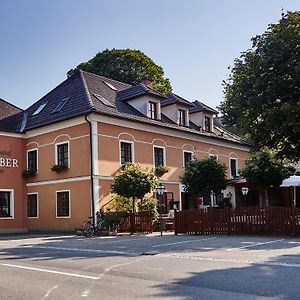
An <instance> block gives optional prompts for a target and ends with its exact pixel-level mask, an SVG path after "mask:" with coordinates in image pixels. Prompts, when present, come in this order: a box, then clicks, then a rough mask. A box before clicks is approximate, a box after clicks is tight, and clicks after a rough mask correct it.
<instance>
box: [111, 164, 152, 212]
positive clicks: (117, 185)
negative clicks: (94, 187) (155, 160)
mask: <svg viewBox="0 0 300 300" xmlns="http://www.w3.org/2000/svg"><path fill="white" fill-rule="evenodd" d="M157 185H158V180H157V177H156V176H155V175H154V172H153V171H149V170H147V169H143V168H141V167H140V166H139V165H137V164H126V165H125V166H124V169H123V170H121V171H120V172H118V173H117V174H116V176H115V178H114V183H113V184H112V185H111V190H112V192H113V193H116V194H118V195H120V196H123V197H125V198H131V199H132V202H133V204H132V210H133V212H134V211H135V201H136V199H140V200H142V199H143V198H144V196H145V195H146V194H148V193H150V192H152V191H153V190H154V189H155V188H156V187H157Z"/></svg>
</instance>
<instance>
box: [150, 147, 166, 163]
mask: <svg viewBox="0 0 300 300" xmlns="http://www.w3.org/2000/svg"><path fill="white" fill-rule="evenodd" d="M155 148H161V149H163V158H164V164H163V166H164V167H165V166H167V155H166V147H163V146H157V145H153V149H152V154H153V157H152V159H153V167H154V168H155V152H154V149H155Z"/></svg>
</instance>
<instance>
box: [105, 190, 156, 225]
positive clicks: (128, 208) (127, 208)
mask: <svg viewBox="0 0 300 300" xmlns="http://www.w3.org/2000/svg"><path fill="white" fill-rule="evenodd" d="M113 197H114V198H113V201H112V202H111V206H110V208H111V209H112V210H113V211H115V212H117V213H120V214H121V215H122V214H124V213H125V214H126V213H130V212H132V211H135V210H136V209H134V210H133V204H135V202H134V201H133V198H126V197H122V196H120V195H114V196H113ZM137 207H138V211H150V213H151V215H152V219H153V220H157V218H158V211H157V199H155V198H144V199H142V200H140V201H139V202H138V204H137Z"/></svg>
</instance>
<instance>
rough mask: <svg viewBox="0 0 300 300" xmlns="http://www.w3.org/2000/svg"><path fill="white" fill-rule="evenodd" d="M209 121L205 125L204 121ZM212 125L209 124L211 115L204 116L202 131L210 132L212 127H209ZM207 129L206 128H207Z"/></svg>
mask: <svg viewBox="0 0 300 300" xmlns="http://www.w3.org/2000/svg"><path fill="white" fill-rule="evenodd" d="M207 120H208V121H209V122H208V127H207V126H206V125H207V124H206V121H207ZM211 127H212V126H211V117H209V116H204V131H205V132H212V128H211ZM207 129H208V130H207Z"/></svg>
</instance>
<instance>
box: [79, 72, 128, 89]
mask: <svg viewBox="0 0 300 300" xmlns="http://www.w3.org/2000/svg"><path fill="white" fill-rule="evenodd" d="M79 71H80V72H82V73H87V74H90V75H93V76H95V77H98V78H100V79H101V80H112V81H114V82H117V83H119V84H123V85H126V88H130V87H132V86H133V85H132V84H130V83H126V82H122V81H119V80H116V79H113V78H109V77H105V76H103V75H99V74H95V73H92V72H88V71H84V70H80V69H79Z"/></svg>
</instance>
